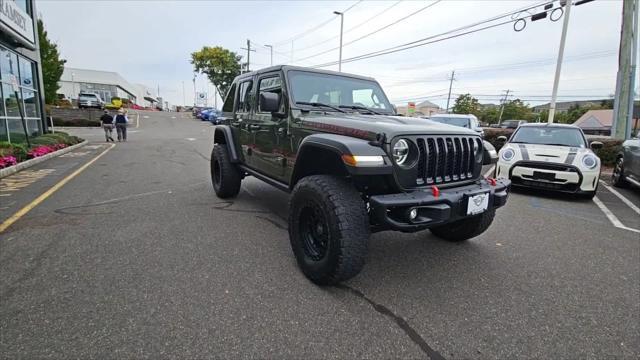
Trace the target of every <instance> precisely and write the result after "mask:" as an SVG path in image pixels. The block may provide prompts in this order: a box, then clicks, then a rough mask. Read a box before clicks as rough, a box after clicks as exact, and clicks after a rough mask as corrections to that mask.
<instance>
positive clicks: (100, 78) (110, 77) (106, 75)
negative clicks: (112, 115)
mask: <svg viewBox="0 0 640 360" xmlns="http://www.w3.org/2000/svg"><path fill="white" fill-rule="evenodd" d="M60 81H67V82H72V81H73V82H82V83H90V84H105V85H115V86H119V87H120V88H122V89H123V90H124V91H126V92H128V93H130V94H131V95H135V94H136V88H135V87H134V86H133V85H131V84H130V83H129V82H128V81H127V80H125V78H123V77H122V76H120V74H118V73H117V72H113V71H101V70H90V69H78V68H70V67H66V66H65V68H64V71H63V72H62V76H61V77H60Z"/></svg>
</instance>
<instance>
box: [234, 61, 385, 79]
mask: <svg viewBox="0 0 640 360" xmlns="http://www.w3.org/2000/svg"><path fill="white" fill-rule="evenodd" d="M280 70H281V71H285V72H286V71H289V70H298V71H306V72H314V73H318V74H331V75H338V76H346V77H350V78H355V79H361V80H370V81H376V79H374V78H372V77H369V76H361V75H356V74H349V73H343V72H338V71H331V70H321V69H314V68H309V67H303V66H293V65H275V66H270V67H266V68H263V69H260V70H255V71H251V72H248V73H244V74H240V75H238V76H237V77H236V79H244V78H248V77H253V76H254V75H260V74H264V73H268V72H273V71H280Z"/></svg>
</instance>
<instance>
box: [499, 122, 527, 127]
mask: <svg viewBox="0 0 640 360" xmlns="http://www.w3.org/2000/svg"><path fill="white" fill-rule="evenodd" d="M526 123H527V120H505V121H503V122H501V123H500V127H501V128H503V129H517V128H518V126H520V125H522V124H526Z"/></svg>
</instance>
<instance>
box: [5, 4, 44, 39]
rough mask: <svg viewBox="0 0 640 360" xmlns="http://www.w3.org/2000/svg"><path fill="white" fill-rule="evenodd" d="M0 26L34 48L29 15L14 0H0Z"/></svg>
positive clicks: (33, 36) (31, 23)
mask: <svg viewBox="0 0 640 360" xmlns="http://www.w3.org/2000/svg"><path fill="white" fill-rule="evenodd" d="M0 26H1V27H2V29H3V30H8V32H9V33H13V35H14V37H15V38H16V39H17V40H19V41H20V42H22V43H24V44H25V45H27V46H29V47H30V48H32V49H34V48H35V43H36V40H35V35H34V32H33V20H32V19H31V16H29V14H27V13H26V12H25V11H24V10H22V9H21V8H20V7H19V6H18V5H17V4H16V2H15V1H14V0H0Z"/></svg>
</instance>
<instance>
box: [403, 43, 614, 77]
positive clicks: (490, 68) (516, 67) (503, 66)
mask: <svg viewBox="0 0 640 360" xmlns="http://www.w3.org/2000/svg"><path fill="white" fill-rule="evenodd" d="M615 55H616V52H615V51H599V52H594V53H587V54H581V55H575V56H569V57H567V58H565V60H564V62H571V61H582V60H591V59H596V58H604V57H611V56H615ZM553 61H555V60H554V59H541V60H532V61H524V62H517V63H507V64H496V65H489V66H484V67H473V68H466V69H465V68H462V69H458V70H459V74H462V75H463V76H465V77H467V76H468V75H469V74H478V73H486V72H491V71H493V70H499V72H504V71H507V70H519V69H523V68H530V67H534V66H547V65H552V64H553ZM474 69H477V70H474ZM458 70H456V71H458ZM444 76H446V73H440V74H438V75H433V76H428V77H425V78H421V79H415V78H413V79H406V80H402V81H397V82H395V83H393V85H406V84H414V83H423V82H444V81H446V79H444V78H443V77H444Z"/></svg>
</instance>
